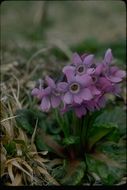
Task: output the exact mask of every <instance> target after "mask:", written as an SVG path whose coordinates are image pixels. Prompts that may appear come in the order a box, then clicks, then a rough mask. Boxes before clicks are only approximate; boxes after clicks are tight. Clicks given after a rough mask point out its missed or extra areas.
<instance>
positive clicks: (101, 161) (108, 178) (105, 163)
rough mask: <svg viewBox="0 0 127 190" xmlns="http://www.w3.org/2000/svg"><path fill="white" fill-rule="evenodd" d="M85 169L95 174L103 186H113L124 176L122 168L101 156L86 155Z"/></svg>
mask: <svg viewBox="0 0 127 190" xmlns="http://www.w3.org/2000/svg"><path fill="white" fill-rule="evenodd" d="M87 167H88V171H89V172H91V174H92V173H96V174H97V175H98V176H99V178H100V179H101V182H102V184H104V185H113V184H115V183H117V182H119V181H120V180H121V178H122V177H123V176H124V171H123V168H122V167H121V166H120V165H119V164H118V163H117V162H115V161H112V160H109V159H107V158H105V156H103V155H102V154H98V155H87Z"/></svg>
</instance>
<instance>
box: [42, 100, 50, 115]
mask: <svg viewBox="0 0 127 190" xmlns="http://www.w3.org/2000/svg"><path fill="white" fill-rule="evenodd" d="M40 107H41V109H42V110H43V111H45V112H48V111H49V109H50V107H51V104H50V100H49V98H48V97H44V98H43V99H42V101H41V105H40Z"/></svg>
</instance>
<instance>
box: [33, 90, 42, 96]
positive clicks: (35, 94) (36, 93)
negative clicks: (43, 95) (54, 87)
mask: <svg viewBox="0 0 127 190" xmlns="http://www.w3.org/2000/svg"><path fill="white" fill-rule="evenodd" d="M39 91H40V90H39V89H38V88H34V89H33V90H32V92H31V94H32V95H33V96H37V95H38V93H39Z"/></svg>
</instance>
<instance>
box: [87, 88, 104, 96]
mask: <svg viewBox="0 0 127 190" xmlns="http://www.w3.org/2000/svg"><path fill="white" fill-rule="evenodd" d="M89 88H90V90H91V92H92V94H93V95H99V94H100V93H101V92H100V91H99V90H98V89H97V88H96V87H95V86H90V87H89Z"/></svg>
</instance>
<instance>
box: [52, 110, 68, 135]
mask: <svg viewBox="0 0 127 190" xmlns="http://www.w3.org/2000/svg"><path fill="white" fill-rule="evenodd" d="M55 118H56V120H57V123H58V125H59V126H60V127H61V130H62V131H63V133H64V136H65V137H68V132H67V130H66V128H67V126H66V124H65V121H64V118H62V117H61V116H60V115H59V114H58V111H57V110H56V109H55Z"/></svg>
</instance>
